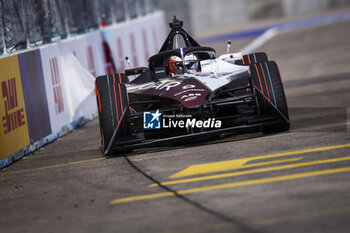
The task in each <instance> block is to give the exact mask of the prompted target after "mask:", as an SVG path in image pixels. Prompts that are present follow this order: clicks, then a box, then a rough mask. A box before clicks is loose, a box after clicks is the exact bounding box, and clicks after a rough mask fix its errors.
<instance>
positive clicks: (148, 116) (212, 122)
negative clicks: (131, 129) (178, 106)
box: [143, 110, 222, 129]
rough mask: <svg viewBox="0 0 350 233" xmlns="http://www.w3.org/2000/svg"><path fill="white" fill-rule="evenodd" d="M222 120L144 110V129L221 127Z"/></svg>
mask: <svg viewBox="0 0 350 233" xmlns="http://www.w3.org/2000/svg"><path fill="white" fill-rule="evenodd" d="M221 123H222V122H221V120H217V119H215V118H208V119H196V118H194V117H192V115H184V114H172V115H166V114H162V113H160V112H159V110H157V111H153V112H151V111H150V112H143V128H144V129H161V128H207V129H210V128H212V129H218V128H221Z"/></svg>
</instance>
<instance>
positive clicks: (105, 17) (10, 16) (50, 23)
mask: <svg viewBox="0 0 350 233" xmlns="http://www.w3.org/2000/svg"><path fill="white" fill-rule="evenodd" d="M154 10H155V3H154V0H0V55H1V54H3V53H8V52H12V51H16V50H20V49H26V48H29V47H32V46H36V45H38V44H45V43H50V42H52V41H56V40H58V39H61V38H66V37H67V36H69V35H72V34H73V35H74V34H81V33H85V32H88V31H91V30H94V29H98V28H99V27H103V26H107V25H111V24H113V23H120V22H123V21H125V20H129V19H133V18H137V17H139V16H143V15H146V14H149V13H152V12H153V11H154Z"/></svg>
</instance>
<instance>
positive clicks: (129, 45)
mask: <svg viewBox="0 0 350 233" xmlns="http://www.w3.org/2000/svg"><path fill="white" fill-rule="evenodd" d="M165 36H166V32H165V19H164V15H163V13H162V12H156V13H153V14H151V15H147V16H144V17H141V18H137V19H135V20H131V21H127V22H123V23H121V24H116V25H112V26H108V27H105V28H103V29H101V30H98V31H94V32H90V33H87V34H84V35H79V36H76V37H73V38H68V39H66V40H62V41H59V42H57V43H53V44H49V45H43V46H41V47H39V48H37V49H34V50H33V49H32V50H29V51H25V52H21V53H20V54H15V55H11V56H7V57H4V58H0V68H1V69H0V74H1V75H0V110H1V111H0V121H1V124H0V169H1V168H3V167H5V166H8V165H9V164H11V163H12V162H13V161H15V160H17V159H19V158H21V157H23V156H24V155H26V154H28V153H30V152H31V151H33V150H35V149H38V148H40V147H41V146H43V145H45V144H46V143H48V142H50V141H52V140H54V139H55V138H57V137H58V136H61V135H64V134H65V133H66V132H67V131H69V130H72V129H73V128H75V127H77V126H79V125H81V123H82V122H86V120H89V119H92V117H93V116H95V115H96V113H97V108H96V103H95V101H96V99H95V96H94V81H95V77H96V76H99V75H105V74H108V73H111V72H113V71H114V67H116V71H117V72H124V70H125V69H127V68H128V67H127V64H126V62H125V59H124V57H125V56H128V57H129V58H130V61H131V63H132V65H133V66H147V64H148V63H147V60H148V58H149V57H150V56H152V55H153V54H155V53H157V52H158V50H159V48H160V47H161V42H162V41H163V39H164V38H165ZM106 43H107V44H108V45H109V50H110V51H111V56H110V54H108V53H107V52H108V47H107V46H106ZM110 57H112V58H113V61H114V64H112V63H111V59H110ZM11 116H12V117H15V118H16V119H17V121H14V120H11V119H12V118H11ZM9 117H10V118H11V119H10V118H9ZM7 119H10V121H7ZM16 119H15V120H16ZM8 122H15V123H14V124H12V125H8V124H9V123H8Z"/></svg>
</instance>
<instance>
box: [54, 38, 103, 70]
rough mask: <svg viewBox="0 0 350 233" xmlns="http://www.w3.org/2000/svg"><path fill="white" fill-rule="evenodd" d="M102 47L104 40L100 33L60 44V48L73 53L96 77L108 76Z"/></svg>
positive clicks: (71, 39)
mask: <svg viewBox="0 0 350 233" xmlns="http://www.w3.org/2000/svg"><path fill="white" fill-rule="evenodd" d="M102 46H103V40H102V36H101V33H100V32H99V31H96V32H91V33H88V34H86V35H80V36H77V37H74V38H70V39H67V40H63V41H60V42H59V47H60V48H64V49H65V50H69V51H71V53H72V54H73V55H74V56H76V57H77V59H78V60H79V61H80V63H81V64H82V65H83V67H85V68H86V69H87V70H88V71H90V73H91V74H92V75H93V76H94V77H97V76H99V75H104V74H106V71H105V64H104V54H103V47H102Z"/></svg>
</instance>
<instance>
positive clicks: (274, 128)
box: [250, 61, 290, 133]
mask: <svg viewBox="0 0 350 233" xmlns="http://www.w3.org/2000/svg"><path fill="white" fill-rule="evenodd" d="M250 72H251V81H252V83H253V85H254V87H255V88H257V89H259V90H260V91H261V92H262V93H263V94H264V95H265V96H267V97H268V99H269V101H270V102H272V103H273V105H274V106H275V107H276V108H277V109H278V110H279V111H280V112H281V113H282V114H283V115H284V117H285V118H286V119H288V120H289V114H288V105H287V100H286V96H285V93H284V88H283V83H282V78H281V75H280V71H279V69H278V66H277V64H276V62H274V61H268V62H261V63H257V64H253V65H251V66H250ZM257 107H258V108H259V112H260V114H269V115H276V109H275V108H274V107H273V106H271V105H270V104H269V103H268V101H267V100H266V99H265V97H263V96H261V95H259V94H258V96H257ZM289 128H290V123H289V122H287V121H285V120H284V118H283V117H280V121H278V123H276V124H272V125H268V126H265V127H263V129H262V132H263V133H276V132H281V131H287V130H289Z"/></svg>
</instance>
